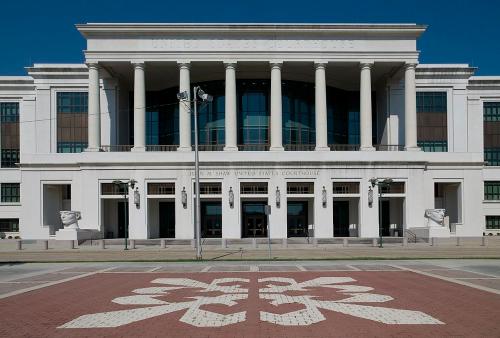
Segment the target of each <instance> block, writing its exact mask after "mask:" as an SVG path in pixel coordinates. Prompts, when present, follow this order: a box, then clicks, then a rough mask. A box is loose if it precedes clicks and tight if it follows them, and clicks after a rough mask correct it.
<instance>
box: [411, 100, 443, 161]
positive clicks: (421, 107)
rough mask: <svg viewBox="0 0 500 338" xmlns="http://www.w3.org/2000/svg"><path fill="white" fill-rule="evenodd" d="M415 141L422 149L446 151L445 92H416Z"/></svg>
mask: <svg viewBox="0 0 500 338" xmlns="http://www.w3.org/2000/svg"><path fill="white" fill-rule="evenodd" d="M417 143H418V146H419V147H420V148H421V149H422V150H423V151H429V152H434V151H436V152H446V151H448V124H447V102H446V92H418V93H417Z"/></svg>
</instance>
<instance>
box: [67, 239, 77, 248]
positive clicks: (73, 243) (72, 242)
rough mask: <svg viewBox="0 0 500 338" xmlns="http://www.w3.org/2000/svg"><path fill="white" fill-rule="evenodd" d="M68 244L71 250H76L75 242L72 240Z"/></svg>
mask: <svg viewBox="0 0 500 338" xmlns="http://www.w3.org/2000/svg"><path fill="white" fill-rule="evenodd" d="M68 244H69V248H70V249H74V248H75V241H73V240H71V241H69V243H68Z"/></svg>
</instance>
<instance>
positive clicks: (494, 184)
mask: <svg viewBox="0 0 500 338" xmlns="http://www.w3.org/2000/svg"><path fill="white" fill-rule="evenodd" d="M484 199H485V200H488V201H495V200H496V201H498V200H500V182H499V181H486V182H484Z"/></svg>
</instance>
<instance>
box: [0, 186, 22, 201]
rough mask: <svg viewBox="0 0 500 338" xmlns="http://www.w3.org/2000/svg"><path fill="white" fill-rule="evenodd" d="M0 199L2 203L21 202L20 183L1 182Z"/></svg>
mask: <svg viewBox="0 0 500 338" xmlns="http://www.w3.org/2000/svg"><path fill="white" fill-rule="evenodd" d="M0 195H1V196H0V201H1V202H2V203H19V201H20V189H19V183H2V184H0Z"/></svg>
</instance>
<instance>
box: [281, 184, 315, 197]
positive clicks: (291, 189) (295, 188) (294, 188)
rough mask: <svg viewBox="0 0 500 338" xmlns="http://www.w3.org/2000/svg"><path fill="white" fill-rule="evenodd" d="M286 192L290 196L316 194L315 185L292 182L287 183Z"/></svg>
mask: <svg viewBox="0 0 500 338" xmlns="http://www.w3.org/2000/svg"><path fill="white" fill-rule="evenodd" d="M286 192H287V194H290V195H296V194H314V183H312V182H292V183H287V185H286Z"/></svg>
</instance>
